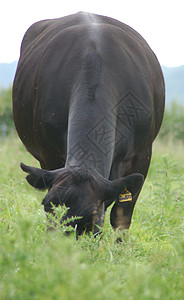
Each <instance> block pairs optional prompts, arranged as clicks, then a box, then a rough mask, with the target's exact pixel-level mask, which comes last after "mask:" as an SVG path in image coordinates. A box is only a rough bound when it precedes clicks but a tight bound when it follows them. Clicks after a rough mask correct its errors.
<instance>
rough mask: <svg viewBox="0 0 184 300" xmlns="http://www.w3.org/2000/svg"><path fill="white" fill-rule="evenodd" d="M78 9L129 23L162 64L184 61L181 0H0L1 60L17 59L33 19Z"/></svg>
mask: <svg viewBox="0 0 184 300" xmlns="http://www.w3.org/2000/svg"><path fill="white" fill-rule="evenodd" d="M79 11H87V12H93V13H97V14H101V15H105V16H109V17H112V18H115V19H117V20H119V21H121V22H123V23H126V24H128V25H129V26H131V27H132V28H134V29H135V30H136V31H138V32H139V33H140V34H141V35H142V36H143V37H144V38H145V39H146V41H147V42H148V44H149V45H150V47H151V48H152V50H153V51H154V52H155V54H156V56H157V58H158V60H159V61H160V64H161V65H162V66H168V67H177V66H180V65H184V1H183V0H118V1H117V0H111V1H108V0H90V1H88V0H65V1H63V0H48V1H46V0H44V1H43V0H30V1H25V0H2V1H1V4H0V63H2V62H7V63H10V62H13V61H15V60H18V58H19V54H20V45H21V41H22V38H23V36H24V33H25V32H26V30H27V29H28V28H29V27H30V26H31V25H32V24H33V23H34V22H37V21H39V20H43V19H52V18H58V17H62V16H66V15H69V14H73V13H76V12H79Z"/></svg>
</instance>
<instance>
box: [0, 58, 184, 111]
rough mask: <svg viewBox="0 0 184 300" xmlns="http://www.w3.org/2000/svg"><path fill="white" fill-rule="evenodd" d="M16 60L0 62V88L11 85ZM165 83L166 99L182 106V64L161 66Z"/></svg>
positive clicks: (183, 95)
mask: <svg viewBox="0 0 184 300" xmlns="http://www.w3.org/2000/svg"><path fill="white" fill-rule="evenodd" d="M16 66H17V62H16V61H14V62H13V63H10V64H8V63H0V89H2V88H4V89H7V88H8V87H10V86H11V84H12V82H13V78H14V75H15V71H16ZM162 70H163V73H164V78H165V83H166V101H167V104H170V103H171V102H172V101H173V100H177V101H178V102H179V103H181V104H182V105H183V106H184V66H180V67H176V68H168V67H162Z"/></svg>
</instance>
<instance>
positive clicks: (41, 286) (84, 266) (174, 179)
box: [0, 133, 184, 300]
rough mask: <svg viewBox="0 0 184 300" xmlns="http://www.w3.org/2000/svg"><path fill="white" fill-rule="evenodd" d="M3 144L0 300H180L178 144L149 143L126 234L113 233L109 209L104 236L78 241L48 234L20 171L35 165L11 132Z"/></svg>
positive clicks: (38, 196) (183, 285)
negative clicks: (143, 177) (149, 157)
mask: <svg viewBox="0 0 184 300" xmlns="http://www.w3.org/2000/svg"><path fill="white" fill-rule="evenodd" d="M0 143H1V145H0V185H1V187H0V227H1V239H0V278H1V279H0V299H2V300H5V299H6V300H8V299H13V300H17V299H21V300H22V299H24V300H26V299H39V300H40V299H63V300H70V299H71V300H73V299H75V300H78V299H79V300H83V299H84V300H86V299H88V300H90V299H91V300H95V299H99V300H102V299H104V300H108V299H109V300H111V299H113V300H116V299H118V300H120V299H132V300H133V299H135V300H145V299H162V300H164V299H167V300H170V299H173V300H176V299H184V238H183V237H184V188H183V186H184V145H183V144H182V142H179V141H178V142H176V141H175V142H171V141H167V142H163V141H162V140H159V139H158V140H157V141H156V142H155V143H154V149H153V156H152V162H151V167H150V170H149V174H148V177H147V179H146V182H145V184H144V187H143V190H142V192H141V194H140V196H139V199H138V202H137V205H136V208H135V211H134V215H133V221H132V225H131V227H130V230H129V232H126V233H125V234H124V235H123V234H122V233H117V232H116V233H114V232H113V230H112V229H111V227H110V223H109V211H110V209H109V210H108V213H107V215H106V218H105V224H104V228H103V233H102V236H101V237H97V238H94V237H92V236H91V237H89V236H83V237H81V238H80V239H79V241H76V240H75V234H74V233H72V234H71V235H70V236H69V237H66V236H64V235H63V230H64V228H60V227H59V226H58V227H57V230H56V231H55V232H54V233H47V231H46V228H47V218H46V216H45V213H44V211H43V207H42V206H41V205H40V203H41V200H42V198H43V196H44V194H45V193H44V192H37V191H35V190H34V189H33V188H31V187H30V186H29V185H28V183H27V182H26V180H25V174H24V173H23V172H22V171H21V169H20V167H19V164H20V162H24V163H26V164H27V165H32V166H38V164H37V162H36V161H35V160H34V159H33V158H32V156H31V155H30V154H29V153H27V152H26V150H25V149H24V147H23V146H22V144H21V143H20V142H19V140H18V138H17V136H16V135H15V134H14V133H12V134H11V135H10V136H9V137H8V138H7V139H6V140H4V141H3V140H1V141H0ZM59 212H60V211H59ZM120 235H121V236H122V240H123V242H122V243H117V242H116V239H117V237H118V236H120Z"/></svg>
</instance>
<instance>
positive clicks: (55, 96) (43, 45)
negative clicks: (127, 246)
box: [13, 12, 165, 234]
mask: <svg viewBox="0 0 184 300" xmlns="http://www.w3.org/2000/svg"><path fill="white" fill-rule="evenodd" d="M164 91H165V89H164V79H163V75H162V71H161V68H160V65H159V63H158V61H157V58H156V56H155V55H154V53H153V52H152V50H151V49H150V47H149V46H148V44H147V43H146V41H145V40H144V39H143V38H142V37H141V36H140V35H139V34H138V33H137V32H136V31H134V30H133V29H132V28H131V27H129V26H127V25H125V24H123V23H121V22H119V21H116V20H114V19H111V18H108V17H103V16H99V15H94V14H90V13H83V12H80V13H77V14H74V15H70V16H67V17H63V18H59V19H54V20H45V21H40V22H38V23H36V24H33V25H32V26H31V27H30V28H29V29H28V31H27V32H26V34H25V36H24V39H23V42H22V46H21V56H20V60H19V64H18V68H17V72H16V75H15V79H14V85H13V113H14V120H15V125H16V129H17V132H18V134H19V137H20V139H21V140H22V142H23V144H24V145H25V146H26V148H27V150H28V151H29V152H30V153H31V154H32V155H33V156H34V157H35V158H36V159H37V160H38V161H39V162H40V165H41V168H42V169H38V168H32V167H28V166H26V165H23V164H22V165H21V166H22V169H23V170H24V171H25V172H27V173H28V174H29V175H28V176H27V181H28V182H29V183H30V184H31V185H32V186H34V187H35V188H38V189H47V188H48V189H49V191H48V193H47V195H46V197H45V198H44V199H43V202H42V204H43V205H44V208H45V211H47V212H52V203H53V204H54V205H55V206H58V205H59V204H61V205H62V204H65V205H66V206H67V207H68V212H67V215H66V218H68V217H72V216H81V218H80V219H79V220H76V221H74V222H72V225H73V226H76V227H77V234H81V233H82V232H83V231H87V232H88V231H93V232H94V233H97V232H98V228H99V226H102V225H103V221H104V213H105V210H106V209H107V207H108V206H110V205H111V204H112V203H114V205H113V206H112V209H111V216H110V218H111V225H112V226H113V228H115V229H116V228H118V227H120V228H125V229H128V228H129V226H130V223H131V218H132V213H133V209H134V206H135V203H136V200H137V197H138V195H139V193H140V190H141V187H142V184H143V181H144V179H145V177H146V175H147V171H148V168H149V164H150V159H151V152H152V142H153V140H154V139H155V137H156V135H157V134H158V131H159V129H160V126H161V123H162V118H163V111H164V98H165V97H164V94H165V92H164Z"/></svg>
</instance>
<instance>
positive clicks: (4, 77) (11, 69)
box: [0, 61, 17, 89]
mask: <svg viewBox="0 0 184 300" xmlns="http://www.w3.org/2000/svg"><path fill="white" fill-rule="evenodd" d="M16 67H17V61H14V62H12V63H10V64H8V63H0V89H2V88H3V89H7V88H9V87H10V86H11V84H12V82H13V78H14V75H15V71H16Z"/></svg>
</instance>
